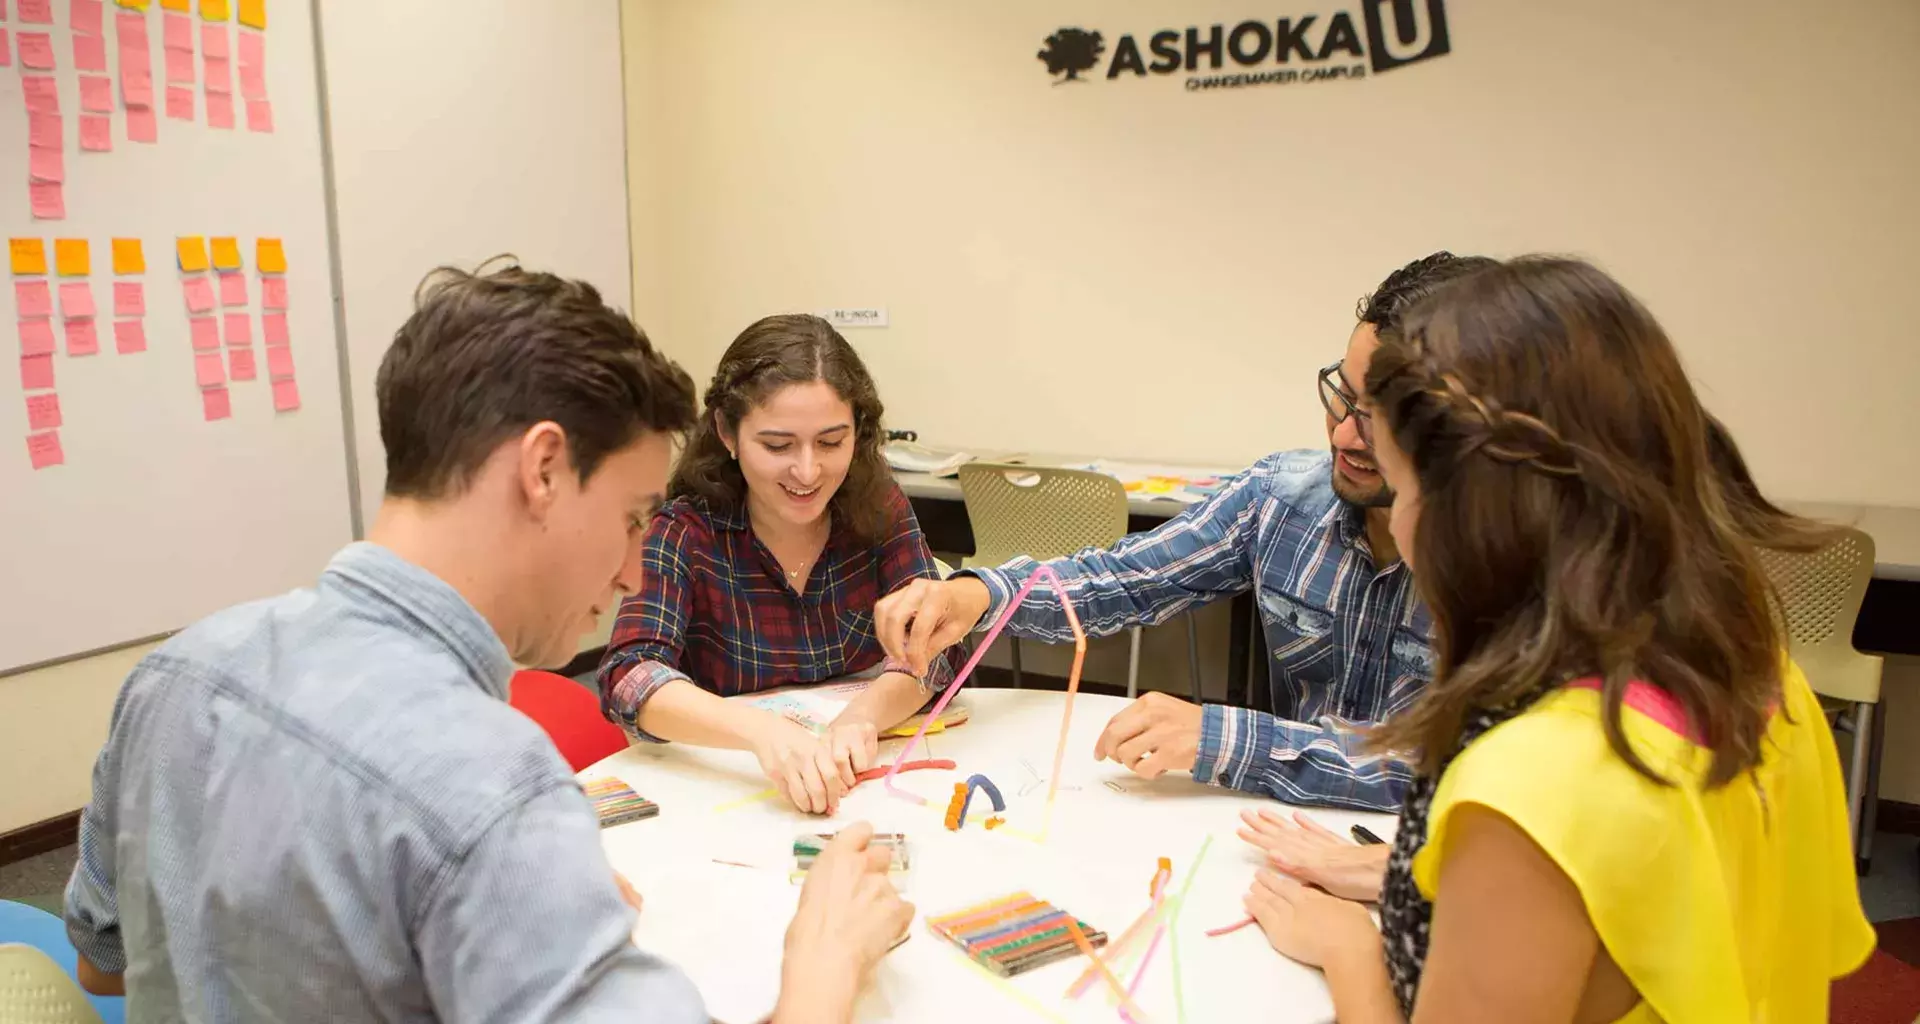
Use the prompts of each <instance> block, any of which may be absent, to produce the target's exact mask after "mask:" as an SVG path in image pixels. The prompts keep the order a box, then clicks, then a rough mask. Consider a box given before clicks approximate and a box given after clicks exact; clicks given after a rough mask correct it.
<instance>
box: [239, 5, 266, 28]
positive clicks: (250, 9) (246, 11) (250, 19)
mask: <svg viewBox="0 0 1920 1024" xmlns="http://www.w3.org/2000/svg"><path fill="white" fill-rule="evenodd" d="M240 24H242V25H245V26H247V27H248V28H261V29H263V28H266V27H267V0H240Z"/></svg>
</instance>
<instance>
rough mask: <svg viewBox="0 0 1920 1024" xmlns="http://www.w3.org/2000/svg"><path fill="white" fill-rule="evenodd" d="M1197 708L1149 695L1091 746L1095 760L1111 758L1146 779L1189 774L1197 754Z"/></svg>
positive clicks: (1160, 695) (1130, 707)
mask: <svg viewBox="0 0 1920 1024" xmlns="http://www.w3.org/2000/svg"><path fill="white" fill-rule="evenodd" d="M1200 717H1201V710H1200V706H1199V705H1198V704H1189V703H1187V702H1186V701H1184V700H1181V699H1180V698H1178V697H1169V696H1167V695H1166V694H1164V693H1149V694H1146V695H1145V696H1143V697H1141V698H1140V699H1138V700H1136V701H1134V702H1133V703H1132V704H1129V705H1127V706H1126V708H1125V709H1123V710H1122V711H1121V712H1120V713H1119V714H1117V715H1115V716H1113V720H1112V721H1110V722H1108V723H1107V728H1106V730H1105V731H1103V732H1102V733H1101V734H1100V742H1098V743H1096V744H1094V747H1093V757H1094V760H1097V761H1098V760H1106V759H1109V758H1111V759H1112V760H1114V761H1117V762H1119V763H1120V764H1121V765H1123V766H1124V767H1125V768H1126V769H1127V770H1128V771H1130V772H1132V773H1134V774H1135V775H1138V776H1140V777H1141V778H1146V779H1155V778H1159V777H1160V776H1161V775H1162V774H1164V773H1166V772H1170V771H1183V772H1190V771H1192V770H1193V761H1194V757H1195V756H1196V755H1197V754H1198V752H1199V750H1200Z"/></svg>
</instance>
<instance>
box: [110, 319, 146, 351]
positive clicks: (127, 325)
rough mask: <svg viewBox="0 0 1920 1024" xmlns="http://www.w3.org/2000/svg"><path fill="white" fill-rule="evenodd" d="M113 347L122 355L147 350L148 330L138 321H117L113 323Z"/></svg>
mask: <svg viewBox="0 0 1920 1024" xmlns="http://www.w3.org/2000/svg"><path fill="white" fill-rule="evenodd" d="M113 347H114V348H115V349H117V350H118V351H119V352H120V354H121V355H123V356H124V355H129V354H131V353H134V352H145V351H146V350H147V328H146V326H145V325H144V324H142V323H141V322H140V321H138V320H115V321H114V322H113Z"/></svg>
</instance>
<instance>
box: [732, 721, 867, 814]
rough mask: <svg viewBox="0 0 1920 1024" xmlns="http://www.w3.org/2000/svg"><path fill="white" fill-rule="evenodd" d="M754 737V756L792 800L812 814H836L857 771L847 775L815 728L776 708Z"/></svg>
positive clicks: (770, 779) (792, 802)
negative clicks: (809, 727) (796, 722)
mask: <svg viewBox="0 0 1920 1024" xmlns="http://www.w3.org/2000/svg"><path fill="white" fill-rule="evenodd" d="M766 714H767V721H766V722H765V723H764V724H763V727H762V728H761V729H759V730H758V731H757V734H756V735H755V736H754V737H753V741H752V743H753V756H754V757H755V758H757V759H758V760H759V761H760V771H761V772H763V773H764V774H765V775H766V776H767V779H768V780H769V781H771V782H772V783H773V786H774V788H775V789H777V790H779V791H780V795H781V796H782V797H785V798H786V800H787V802H788V803H791V804H792V805H793V806H795V807H798V808H799V809H801V810H803V811H806V812H807V813H808V814H832V813H833V812H834V811H835V810H837V809H838V808H839V806H840V798H841V797H843V796H846V795H847V790H849V789H852V788H853V781H854V780H853V773H852V772H847V773H846V775H845V776H844V777H843V776H842V775H841V771H840V767H839V766H838V765H836V764H835V763H834V760H833V752H832V751H831V750H830V749H829V748H828V746H827V744H826V743H825V742H823V741H822V739H821V737H819V736H816V735H814V733H813V730H811V729H808V728H806V727H805V726H802V725H798V724H795V723H793V722H789V721H787V720H786V719H784V718H781V717H780V716H778V715H775V714H773V713H772V712H767V713H766Z"/></svg>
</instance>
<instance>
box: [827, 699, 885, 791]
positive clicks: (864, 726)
mask: <svg viewBox="0 0 1920 1024" xmlns="http://www.w3.org/2000/svg"><path fill="white" fill-rule="evenodd" d="M825 742H826V745H827V756H828V757H830V758H832V759H833V765H834V768H835V770H836V771H837V772H838V773H839V775H840V778H841V780H842V781H844V782H845V783H846V784H847V788H848V789H852V788H853V786H854V783H855V781H856V779H857V777H858V776H859V774H860V773H861V772H864V771H866V770H867V769H869V768H871V767H873V763H874V761H876V760H878V759H879V757H880V730H879V729H878V728H875V726H874V724H873V723H872V722H869V721H867V720H866V719H864V718H850V717H848V716H846V715H841V716H840V717H839V718H836V719H834V721H833V724H832V725H830V726H828V727H827V735H826V740H825Z"/></svg>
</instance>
